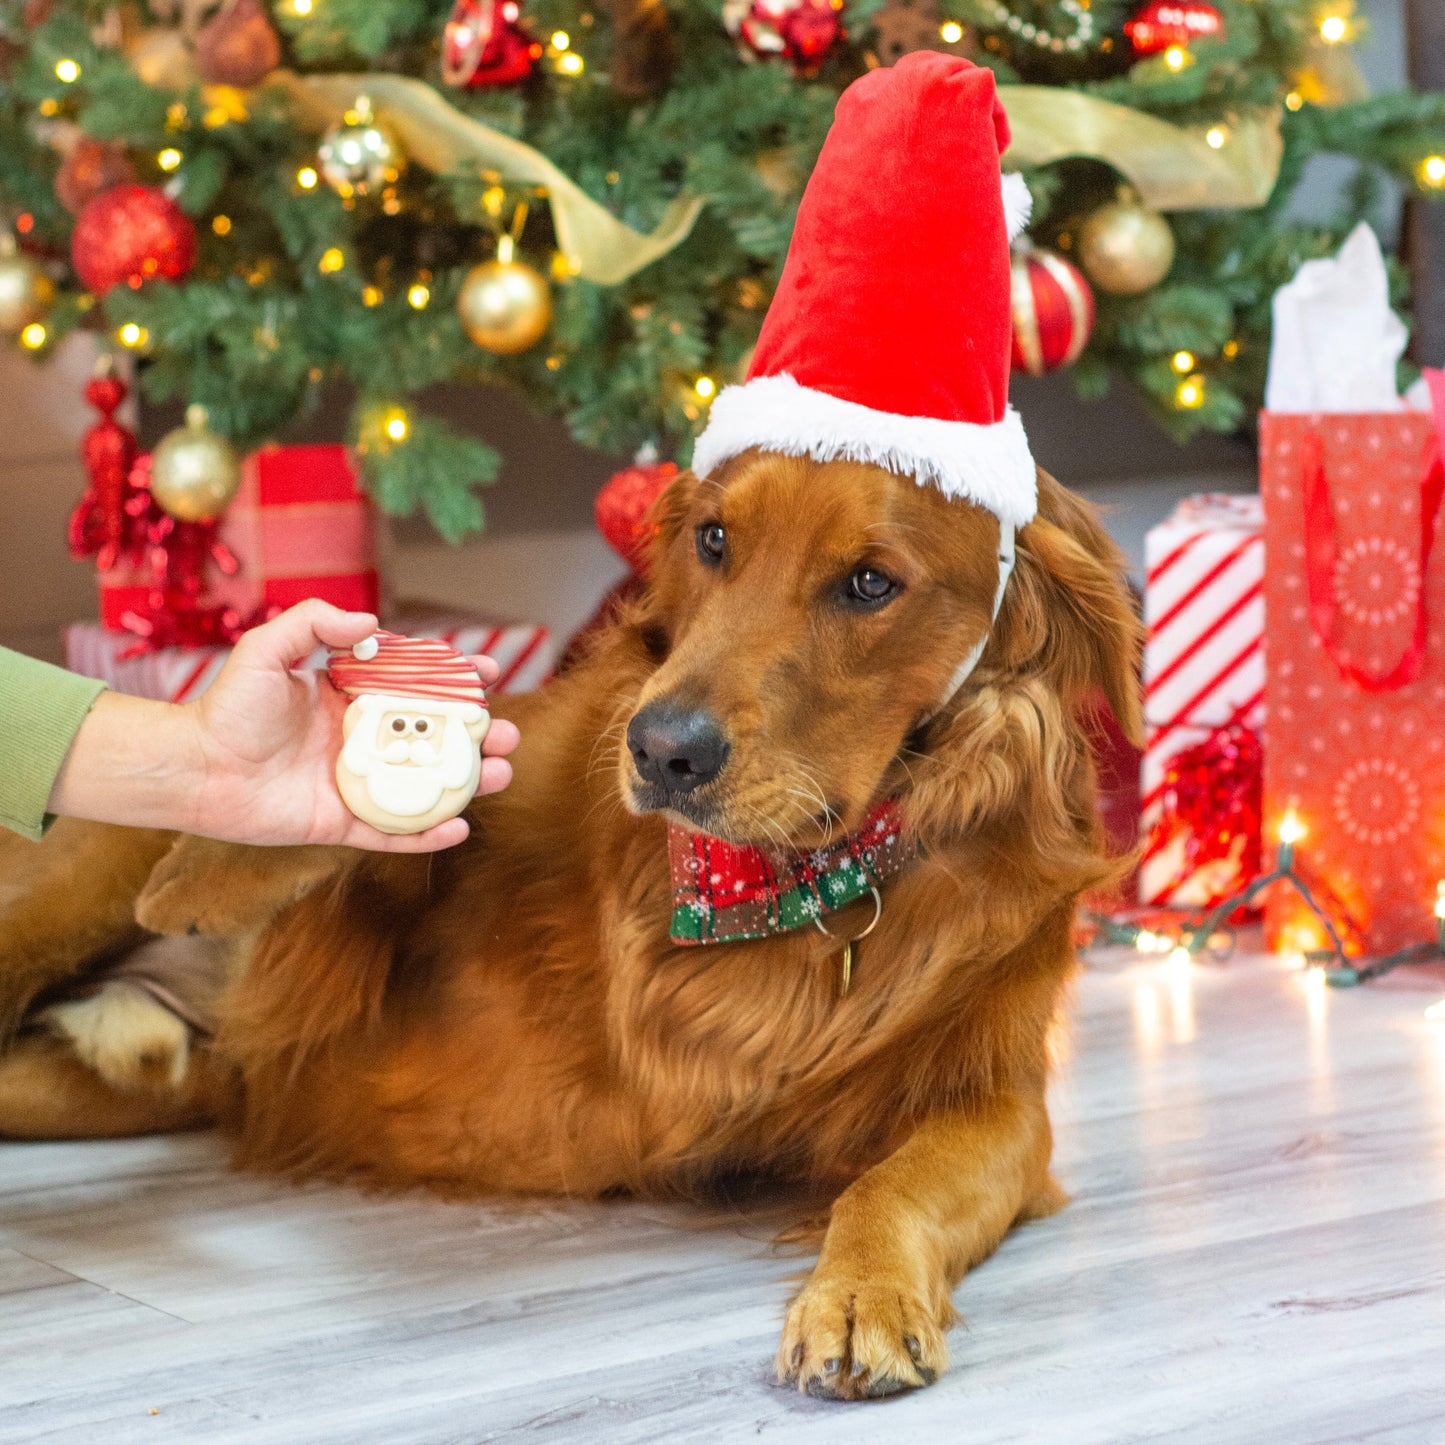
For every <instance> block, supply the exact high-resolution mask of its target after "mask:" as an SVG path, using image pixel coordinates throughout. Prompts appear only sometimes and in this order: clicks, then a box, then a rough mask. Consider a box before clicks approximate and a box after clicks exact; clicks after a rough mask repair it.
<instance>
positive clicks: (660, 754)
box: [627, 699, 728, 793]
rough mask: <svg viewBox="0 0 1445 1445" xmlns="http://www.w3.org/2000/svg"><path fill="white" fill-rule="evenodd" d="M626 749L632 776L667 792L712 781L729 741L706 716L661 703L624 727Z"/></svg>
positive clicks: (689, 789) (649, 706) (693, 709)
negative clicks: (634, 770) (637, 775)
mask: <svg viewBox="0 0 1445 1445" xmlns="http://www.w3.org/2000/svg"><path fill="white" fill-rule="evenodd" d="M627 747H628V750H629V751H630V752H631V753H632V761H633V762H634V763H635V764H636V766H637V771H638V772H639V773H640V774H641V775H642V776H643V777H644V778H645V779H646V780H647V781H648V782H649V783H656V784H657V785H658V787H660V788H665V789H666V790H667V791H668V792H670V793H690V792H692V790H693V789H694V788H700V787H702V785H703V784H704V783H710V782H712V780H713V779H714V778H715V777H717V775H718V774H719V773H720V772H722V769H723V764H724V763H725V762H727V760H728V741H727V739H726V738H725V737H724V736H723V731H722V728H721V727H720V726H719V725H718V720H717V719H716V718H715V717H714V716H713V715H712V714H711V713H710V712H705V711H704V710H703V709H702V708H696V707H682V706H680V705H679V704H677V703H674V702H667V701H666V700H661V699H660V700H659V701H657V702H650V703H648V704H647V706H646V707H645V708H643V709H642V710H641V712H639V713H637V714H636V716H635V717H634V718H633V719H632V721H631V722H630V723H628V724H627Z"/></svg>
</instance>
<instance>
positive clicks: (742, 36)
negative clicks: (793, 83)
mask: <svg viewBox="0 0 1445 1445" xmlns="http://www.w3.org/2000/svg"><path fill="white" fill-rule="evenodd" d="M842 8H843V0H727V3H726V4H725V5H724V6H723V24H724V25H726V26H727V30H728V34H729V35H731V36H733V38H734V39H736V40H737V41H738V44H739V46H740V48H741V49H742V51H743V54H744V55H745V56H748V57H750V58H751V57H757V58H759V59H766V58H767V57H769V56H775V55H776V56H781V57H782V58H783V59H784V60H790V61H792V63H793V67H794V68H795V69H796V70H797V71H798V73H799V74H801V75H807V74H810V73H811V72H813V71H815V70H817V69H818V67H819V66H820V65H822V63H823V61H824V60H826V59H827V57H828V52H829V51H830V50H832V48H833V46H834V45H835V44H836V43H837V41H838V39H839V37H840V36H841V35H842V34H843V22H842V20H841V19H839V16H838V12H839V11H840V10H841V9H842Z"/></svg>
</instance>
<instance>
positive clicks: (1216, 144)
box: [1204, 125, 1229, 150]
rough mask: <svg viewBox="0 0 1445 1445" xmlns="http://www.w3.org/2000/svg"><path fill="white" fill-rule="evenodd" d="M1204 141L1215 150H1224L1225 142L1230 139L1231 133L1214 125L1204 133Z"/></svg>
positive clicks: (1220, 126)
mask: <svg viewBox="0 0 1445 1445" xmlns="http://www.w3.org/2000/svg"><path fill="white" fill-rule="evenodd" d="M1204 139H1205V140H1206V141H1208V142H1209V144H1210V146H1211V147H1212V148H1213V149H1214V150H1223V149H1224V143H1225V141H1227V140H1228V139H1229V132H1228V131H1227V130H1225V128H1224V127H1223V126H1222V125H1212V126H1210V127H1209V129H1208V130H1207V131H1205V132H1204Z"/></svg>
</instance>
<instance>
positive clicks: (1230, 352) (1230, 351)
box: [1220, 337, 1239, 361]
mask: <svg viewBox="0 0 1445 1445" xmlns="http://www.w3.org/2000/svg"><path fill="white" fill-rule="evenodd" d="M1220 349H1221V351H1222V352H1223V353H1224V356H1225V359H1226V360H1228V361H1233V360H1234V358H1235V357H1236V356H1238V355H1239V342H1237V341H1235V340H1234V339H1233V338H1232V337H1231V338H1230V340H1228V341H1226V342H1225V343H1224V345H1223V346H1222V347H1221V348H1220Z"/></svg>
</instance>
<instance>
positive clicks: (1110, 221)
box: [1078, 200, 1174, 296]
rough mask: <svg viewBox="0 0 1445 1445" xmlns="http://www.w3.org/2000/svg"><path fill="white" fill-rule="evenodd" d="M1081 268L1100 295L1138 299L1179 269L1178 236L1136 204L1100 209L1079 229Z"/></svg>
mask: <svg viewBox="0 0 1445 1445" xmlns="http://www.w3.org/2000/svg"><path fill="white" fill-rule="evenodd" d="M1078 254H1079V264H1080V265H1081V266H1082V267H1083V268H1084V274H1085V275H1086V276H1087V277H1088V278H1089V280H1090V281H1092V282H1093V283H1094V285H1095V286H1097V287H1098V288H1099V290H1101V291H1107V292H1108V293H1109V294H1110V295H1111V296H1137V295H1139V293H1140V292H1141V291H1148V290H1149V289H1150V288H1151V287H1153V286H1157V285H1158V284H1159V283H1160V282H1161V281H1162V280H1163V279H1164V278H1165V277H1166V276H1167V275H1168V274H1169V268H1170V267H1171V266H1172V265H1173V264H1174V232H1173V231H1171V230H1170V229H1169V222H1168V221H1166V220H1165V219H1164V217H1163V216H1161V215H1160V214H1159V213H1158V212H1157V211H1151V210H1149V209H1148V208H1147V207H1145V206H1141V205H1140V204H1139V203H1138V202H1137V201H1132V200H1119V201H1111V202H1110V203H1109V204H1108V205H1107V206H1100V207H1099V209H1098V210H1097V211H1095V212H1094V213H1093V214H1092V215H1091V216H1090V217H1089V218H1088V220H1086V221H1085V222H1084V224H1083V225H1082V226H1081V227H1080V228H1079V252H1078Z"/></svg>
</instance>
